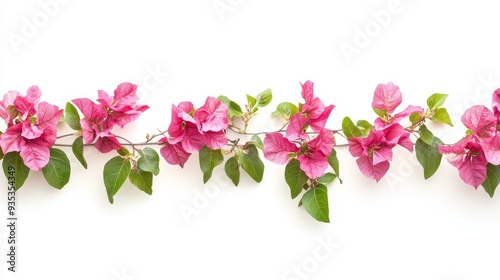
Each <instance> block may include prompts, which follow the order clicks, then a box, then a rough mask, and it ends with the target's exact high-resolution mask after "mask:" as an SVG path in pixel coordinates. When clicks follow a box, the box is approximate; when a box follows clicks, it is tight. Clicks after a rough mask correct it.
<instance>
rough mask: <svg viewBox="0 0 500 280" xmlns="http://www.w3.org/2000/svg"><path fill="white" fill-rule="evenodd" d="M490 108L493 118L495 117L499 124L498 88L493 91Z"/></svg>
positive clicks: (499, 98)
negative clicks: (493, 114) (491, 107)
mask: <svg viewBox="0 0 500 280" xmlns="http://www.w3.org/2000/svg"><path fill="white" fill-rule="evenodd" d="M492 106H493V112H494V113H495V117H497V120H498V122H499V123H500V88H499V89H497V90H495V92H494V93H493V100H492Z"/></svg>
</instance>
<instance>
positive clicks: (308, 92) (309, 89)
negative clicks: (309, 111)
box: [300, 81, 314, 103]
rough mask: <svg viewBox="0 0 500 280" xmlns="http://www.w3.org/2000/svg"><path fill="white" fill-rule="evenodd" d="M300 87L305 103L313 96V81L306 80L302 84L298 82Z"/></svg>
mask: <svg viewBox="0 0 500 280" xmlns="http://www.w3.org/2000/svg"><path fill="white" fill-rule="evenodd" d="M300 85H301V87H302V92H301V95H302V98H304V100H305V101H306V103H310V102H311V101H312V100H313V98H314V83H313V82H311V81H306V82H305V83H304V84H300Z"/></svg>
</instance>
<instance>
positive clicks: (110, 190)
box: [103, 156, 131, 203]
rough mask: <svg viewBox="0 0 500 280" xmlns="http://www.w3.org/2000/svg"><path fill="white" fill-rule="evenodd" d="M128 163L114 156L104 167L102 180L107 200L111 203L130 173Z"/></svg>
mask: <svg viewBox="0 0 500 280" xmlns="http://www.w3.org/2000/svg"><path fill="white" fill-rule="evenodd" d="M130 169H131V166H130V161H129V160H126V159H123V158H122V157H120V156H116V157H114V158H112V159H110V160H109V161H108V162H106V164H105V165H104V170H103V178H104V186H105V187H106V193H107V194H108V200H109V202H110V203H113V202H114V200H113V196H115V195H116V193H117V192H118V191H119V190H120V188H121V187H122V186H123V183H125V181H126V180H127V178H128V175H129V173H130Z"/></svg>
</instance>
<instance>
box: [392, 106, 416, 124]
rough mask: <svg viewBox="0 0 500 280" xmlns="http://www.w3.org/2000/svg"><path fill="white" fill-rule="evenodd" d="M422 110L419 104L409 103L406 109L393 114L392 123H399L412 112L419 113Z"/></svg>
mask: <svg viewBox="0 0 500 280" xmlns="http://www.w3.org/2000/svg"><path fill="white" fill-rule="evenodd" d="M423 112H424V108H422V107H420V106H413V105H409V106H408V107H407V108H406V109H404V110H403V112H401V113H397V114H396V115H394V119H393V120H392V122H393V123H399V122H400V121H401V120H402V119H404V118H406V117H408V116H409V115H411V114H413V113H419V114H422V113H423Z"/></svg>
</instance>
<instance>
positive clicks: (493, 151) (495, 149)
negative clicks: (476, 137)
mask: <svg viewBox="0 0 500 280" xmlns="http://www.w3.org/2000/svg"><path fill="white" fill-rule="evenodd" d="M479 145H481V147H482V148H483V151H484V156H485V157H486V160H487V161H488V162H489V163H491V164H493V165H499V164H500V133H497V134H496V135H495V137H493V138H492V139H491V140H488V141H484V142H481V143H479Z"/></svg>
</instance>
